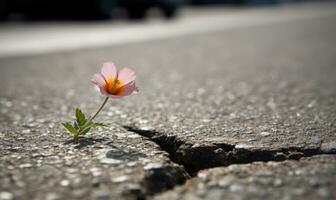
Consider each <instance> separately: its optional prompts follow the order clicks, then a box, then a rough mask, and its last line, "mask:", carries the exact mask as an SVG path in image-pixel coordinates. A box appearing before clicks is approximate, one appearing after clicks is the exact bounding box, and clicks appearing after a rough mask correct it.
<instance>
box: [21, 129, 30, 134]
mask: <svg viewBox="0 0 336 200" xmlns="http://www.w3.org/2000/svg"><path fill="white" fill-rule="evenodd" d="M30 132H31V130H30V129H25V130H23V131H22V133H23V134H28V133H30Z"/></svg>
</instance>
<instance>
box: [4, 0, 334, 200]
mask: <svg viewBox="0 0 336 200" xmlns="http://www.w3.org/2000/svg"><path fill="white" fill-rule="evenodd" d="M331 5H333V4H331ZM291 12H295V9H292V11H291ZM262 15H263V16H264V15H265V14H264V12H263V14H262ZM335 18H336V12H335V14H331V15H328V16H316V17H311V18H300V19H293V20H289V21H282V22H277V23H275V24H272V23H271V24H257V25H254V26H246V27H241V28H236V29H223V30H220V31H216V32H209V33H202V34H192V35H187V36H179V37H174V38H169V39H168V38H167V39H162V40H156V41H147V42H139V43H133V44H123V45H115V46H105V47H101V48H97V49H90V50H81V51H69V52H59V53H53V54H45V55H36V56H21V57H11V58H1V60H0V72H1V73H0V79H1V81H2V89H1V90H0V95H1V99H0V105H1V110H0V112H1V115H0V124H1V128H0V137H1V140H0V145H1V150H0V154H1V158H0V166H1V171H0V199H27V198H29V199H64V198H66V197H69V198H70V199H145V198H149V197H150V196H153V195H154V196H155V198H157V199H161V198H163V199H183V198H184V197H188V198H189V199H193V198H199V199H206V198H210V197H213V198H218V199H219V198H220V199H225V198H227V199H232V198H237V199H244V198H246V199H249V197H251V198H252V197H253V198H256V199H260V198H262V197H264V195H265V196H266V197H269V198H284V199H298V198H300V199H304V198H308V196H309V197H311V199H314V198H315V197H316V198H317V197H321V198H322V197H323V198H325V199H333V198H334V197H335V191H334V190H333V189H332V188H334V187H335V181H334V177H335V167H334V166H335V164H334V161H335V156H334V155H328V156H327V155H324V154H335V153H336V134H335V133H336V90H335V89H336V87H335V85H336V78H335V75H336V68H335V63H336V49H335V42H336V35H335V34H334V33H335V31H336V27H335V26H334V21H335ZM108 60H111V61H113V62H115V63H116V64H118V65H120V66H121V67H123V66H128V67H131V68H133V69H135V71H136V72H137V75H138V76H137V80H138V84H139V88H140V93H139V94H138V95H134V96H132V97H129V98H125V99H122V100H111V101H110V102H109V103H108V106H107V107H106V108H105V109H104V110H103V112H102V113H101V115H100V116H99V120H101V121H104V122H107V123H109V128H107V129H99V130H96V131H92V133H91V134H90V135H88V136H87V137H86V138H83V139H82V140H81V142H80V143H79V144H78V145H74V144H71V143H70V142H69V140H70V139H71V136H69V135H68V134H67V133H66V132H65V130H64V129H63V128H62V127H61V125H60V123H61V122H63V121H65V120H68V119H69V118H71V117H72V116H73V111H74V108H75V107H77V106H80V107H81V108H82V110H84V112H86V113H90V112H93V111H94V110H95V109H96V107H97V106H98V104H99V103H100V101H102V100H103V97H101V96H99V95H98V93H97V91H95V89H94V88H93V86H92V84H91V83H90V82H89V78H90V77H91V75H92V74H93V73H95V72H96V71H97V70H99V69H100V64H101V63H102V62H104V61H108ZM310 156H313V157H310ZM308 157H309V158H308ZM255 161H264V162H258V163H254V162H255ZM274 161H279V162H276V163H275V162H274ZM235 164H242V165H235ZM212 167H219V168H216V169H209V170H206V171H202V172H201V173H198V172H199V170H202V169H208V168H212ZM230 170H233V171H230ZM265 170H268V171H269V175H267V176H269V180H270V181H271V182H272V183H273V181H275V182H279V181H277V180H278V178H280V179H281V187H280V189H279V188H278V187H277V186H272V187H271V188H272V189H271V188H267V189H266V186H265V184H264V185H263V183H261V184H257V185H256V186H255V187H253V183H255V182H265V180H264V177H259V176H258V174H255V173H254V172H263V171H265ZM310 170H313V171H316V173H315V174H309V173H308V172H307V171H310ZM287 171H294V172H293V173H296V171H303V172H302V173H301V172H298V173H299V175H298V177H297V176H293V175H291V174H290V173H287ZM241 173H242V174H244V176H243V177H240V176H239V174H241ZM204 174H205V175H204ZM192 176H196V177H195V178H192V179H191V181H187V183H186V184H185V185H182V186H179V187H177V188H176V189H173V190H171V191H169V192H167V194H165V190H167V189H170V188H172V187H174V186H176V185H178V184H182V183H184V182H185V181H186V180H187V179H189V178H190V177H192ZM203 176H204V177H206V181H205V180H204V179H203ZM227 176H230V177H232V181H226V182H227V183H225V184H226V186H225V187H226V188H225V187H224V188H222V186H220V187H217V185H218V184H221V183H222V182H223V181H222V179H226V178H227ZM308 176H312V179H314V180H312V181H313V182H314V181H315V182H317V183H316V184H317V186H314V184H313V186H312V185H309V184H310V182H311V180H310V179H306V177H308ZM282 177H283V178H282ZM230 180H231V179H230ZM269 180H268V179H267V180H266V181H269ZM301 180H302V181H303V182H304V184H302V185H301V186H300V188H303V189H301V190H300V188H294V187H295V185H294V183H301ZM190 182H192V183H193V184H192V185H191V186H190V185H189V184H188V183H190ZM224 182H225V181H224ZM320 183H321V184H320ZM212 184H214V185H215V186H214V187H212ZM237 185H238V186H237ZM266 185H267V184H266ZM306 185H307V186H306ZM308 185H309V186H308ZM199 187H201V188H202V190H201V192H200V194H198V193H195V191H196V190H198V189H199ZM252 187H253V188H252ZM227 188H229V189H227ZM232 188H233V189H232ZM237 188H238V189H237ZM246 188H247V192H246V193H243V192H241V191H242V190H243V191H245V189H246ZM249 189H251V190H253V191H252V192H251V191H250V190H249ZM296 189H297V190H296ZM228 190H229V195H228V196H225V195H224V194H226V192H227V191H228ZM272 191H276V192H272ZM287 191H289V192H288V194H287V193H286V192H287ZM315 191H317V193H314V192H315ZM285 193H286V195H285ZM312 193H314V195H312V196H310V195H309V194H312ZM256 194H257V195H256ZM209 195H210V196H209ZM211 195H213V196H211ZM250 195H251V196H250ZM215 196H216V197H215ZM231 197H232V198H231Z"/></svg>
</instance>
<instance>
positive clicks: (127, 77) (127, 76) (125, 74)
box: [118, 68, 136, 85]
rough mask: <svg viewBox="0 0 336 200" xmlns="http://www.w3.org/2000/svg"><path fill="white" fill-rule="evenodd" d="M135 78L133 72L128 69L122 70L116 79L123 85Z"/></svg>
mask: <svg viewBox="0 0 336 200" xmlns="http://www.w3.org/2000/svg"><path fill="white" fill-rule="evenodd" d="M135 78H136V76H135V72H134V71H133V70H131V69H129V68H123V69H122V70H120V71H119V73H118V79H119V80H121V81H122V83H123V84H124V85H127V84H128V83H130V82H132V81H134V80H135Z"/></svg>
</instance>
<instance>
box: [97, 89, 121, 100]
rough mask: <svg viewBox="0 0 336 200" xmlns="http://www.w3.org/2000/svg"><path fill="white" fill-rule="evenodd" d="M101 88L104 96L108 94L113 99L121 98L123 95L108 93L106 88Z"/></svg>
mask: <svg viewBox="0 0 336 200" xmlns="http://www.w3.org/2000/svg"><path fill="white" fill-rule="evenodd" d="M99 89H100V93H101V94H102V95H104V96H107V97H111V98H113V99H119V98H121V97H122V96H118V95H113V94H110V93H108V92H107V91H106V90H105V89H104V88H99Z"/></svg>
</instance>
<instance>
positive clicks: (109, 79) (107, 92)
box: [62, 62, 139, 143]
mask: <svg viewBox="0 0 336 200" xmlns="http://www.w3.org/2000/svg"><path fill="white" fill-rule="evenodd" d="M135 78H136V76H135V73H134V71H133V70H131V69H129V68H123V69H121V70H118V68H117V67H116V66H115V65H114V64H113V63H111V62H106V63H104V64H103V67H102V69H101V72H100V73H96V74H94V75H93V76H92V78H91V81H92V82H93V83H94V84H95V85H96V86H97V87H98V89H99V90H100V92H101V94H102V95H104V96H105V99H104V101H103V103H102V104H101V106H100V107H99V108H98V110H97V111H96V112H95V114H94V115H92V117H89V118H87V117H86V116H85V114H84V113H83V112H82V111H81V110H80V109H79V108H76V111H75V115H76V120H75V121H74V122H73V123H72V122H64V123H62V125H63V126H64V127H65V128H66V129H67V130H68V131H69V132H70V133H71V134H73V137H74V142H75V143H77V142H78V140H79V137H80V136H81V135H85V134H86V133H88V132H89V131H90V130H91V129H92V128H96V127H104V126H106V125H105V124H103V123H97V122H93V120H94V119H95V117H97V115H98V114H99V113H100V111H101V110H102V109H103V107H104V106H105V105H106V102H107V100H108V99H109V98H113V99H118V98H121V97H124V96H129V95H131V94H135V93H138V92H139V89H138V88H137V86H136V85H135Z"/></svg>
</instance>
